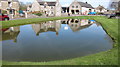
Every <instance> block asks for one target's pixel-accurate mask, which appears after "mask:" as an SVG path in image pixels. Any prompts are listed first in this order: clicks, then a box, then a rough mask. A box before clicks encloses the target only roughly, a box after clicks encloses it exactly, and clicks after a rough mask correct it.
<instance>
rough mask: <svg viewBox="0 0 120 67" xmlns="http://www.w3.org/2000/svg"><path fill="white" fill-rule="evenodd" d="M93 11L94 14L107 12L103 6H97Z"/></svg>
mask: <svg viewBox="0 0 120 67" xmlns="http://www.w3.org/2000/svg"><path fill="white" fill-rule="evenodd" d="M95 11H96V12H102V13H105V12H107V11H108V10H107V9H105V8H104V7H103V6H101V5H99V6H98V7H97V8H95Z"/></svg>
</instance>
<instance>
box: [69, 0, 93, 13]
mask: <svg viewBox="0 0 120 67" xmlns="http://www.w3.org/2000/svg"><path fill="white" fill-rule="evenodd" d="M89 12H94V8H93V7H92V6H91V5H90V4H88V3H87V2H86V3H84V2H79V1H77V0H74V1H73V2H72V3H71V5H70V6H69V13H70V14H83V15H87V14H88V13H89Z"/></svg>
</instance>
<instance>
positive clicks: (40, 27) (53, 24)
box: [32, 20, 61, 36]
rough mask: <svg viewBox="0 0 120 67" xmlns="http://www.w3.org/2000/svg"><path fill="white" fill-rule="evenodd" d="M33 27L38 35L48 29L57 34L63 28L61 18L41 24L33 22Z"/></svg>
mask: <svg viewBox="0 0 120 67" xmlns="http://www.w3.org/2000/svg"><path fill="white" fill-rule="evenodd" d="M32 28H33V30H34V31H35V33H36V35H37V36H39V34H40V33H43V32H47V31H51V32H56V35H58V32H59V30H60V28H61V20H58V21H48V22H44V23H40V24H32Z"/></svg>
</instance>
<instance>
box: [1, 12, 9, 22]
mask: <svg viewBox="0 0 120 67" xmlns="http://www.w3.org/2000/svg"><path fill="white" fill-rule="evenodd" d="M7 20H9V17H8V15H4V14H1V13H0V21H7Z"/></svg>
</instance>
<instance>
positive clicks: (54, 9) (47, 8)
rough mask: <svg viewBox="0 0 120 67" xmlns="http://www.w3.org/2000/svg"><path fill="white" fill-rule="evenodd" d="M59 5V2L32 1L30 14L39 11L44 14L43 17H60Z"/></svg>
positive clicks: (57, 0)
mask: <svg viewBox="0 0 120 67" xmlns="http://www.w3.org/2000/svg"><path fill="white" fill-rule="evenodd" d="M61 10H62V8H61V5H60V3H59V0H56V1H52V2H48V1H42V0H34V2H33V4H32V6H31V9H29V11H30V12H37V11H40V12H42V13H44V15H45V16H61Z"/></svg>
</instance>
